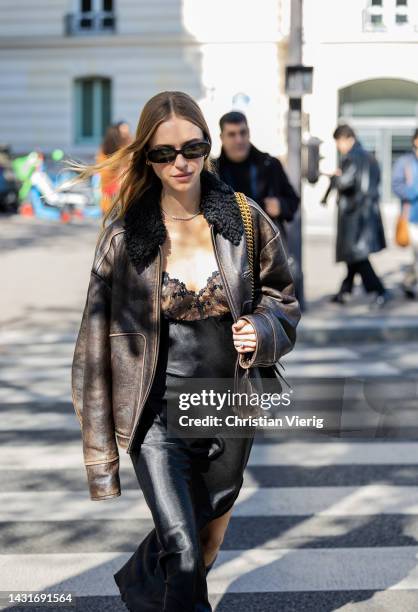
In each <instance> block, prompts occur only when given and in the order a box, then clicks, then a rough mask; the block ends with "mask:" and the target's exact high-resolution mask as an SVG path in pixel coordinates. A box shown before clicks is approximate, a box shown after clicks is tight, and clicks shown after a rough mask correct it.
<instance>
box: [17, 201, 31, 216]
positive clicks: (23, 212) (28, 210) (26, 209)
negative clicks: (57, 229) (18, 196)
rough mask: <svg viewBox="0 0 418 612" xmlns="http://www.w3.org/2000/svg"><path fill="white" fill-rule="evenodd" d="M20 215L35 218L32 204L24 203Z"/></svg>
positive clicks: (20, 208)
mask: <svg viewBox="0 0 418 612" xmlns="http://www.w3.org/2000/svg"><path fill="white" fill-rule="evenodd" d="M19 214H20V215H22V216H23V217H34V216H35V213H34V212H33V206H32V204H31V203H30V202H22V204H21V205H20V207H19Z"/></svg>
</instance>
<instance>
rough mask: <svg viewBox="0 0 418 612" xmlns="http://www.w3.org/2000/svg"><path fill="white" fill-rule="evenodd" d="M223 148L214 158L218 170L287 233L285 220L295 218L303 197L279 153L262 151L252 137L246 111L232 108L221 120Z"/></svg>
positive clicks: (283, 232)
mask: <svg viewBox="0 0 418 612" xmlns="http://www.w3.org/2000/svg"><path fill="white" fill-rule="evenodd" d="M219 126H220V129H221V133H220V138H221V141H222V148H221V153H220V156H219V157H218V158H217V159H214V160H212V164H213V168H214V171H215V172H216V173H217V174H218V175H219V177H220V178H221V179H222V180H223V181H224V182H225V183H227V184H228V185H230V186H231V187H232V188H233V189H234V190H235V191H241V192H242V193H245V194H246V195H249V196H250V197H251V198H253V200H255V201H256V202H257V203H258V204H259V205H260V206H261V207H262V208H263V209H264V211H265V212H266V213H267V214H268V215H269V217H270V218H271V219H272V220H273V221H274V222H275V224H276V225H277V226H278V227H279V229H280V230H281V235H282V237H283V238H285V236H286V229H285V225H284V222H285V221H292V219H293V217H294V214H295V212H296V211H297V208H298V206H299V202H300V198H299V197H298V195H297V194H296V193H295V191H294V189H293V187H292V185H291V184H290V182H289V179H288V178H287V176H286V173H285V171H284V169H283V166H282V164H281V163H280V161H279V160H278V159H277V158H276V157H272V156H271V155H269V154H268V153H263V152H261V151H259V150H258V149H257V148H256V147H255V146H254V145H253V144H252V143H251V141H250V130H249V127H248V122H247V118H246V116H245V115H244V113H241V112H239V111H232V112H229V113H226V114H225V115H223V116H222V117H221V119H220V121H219Z"/></svg>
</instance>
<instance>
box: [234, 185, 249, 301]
mask: <svg viewBox="0 0 418 612" xmlns="http://www.w3.org/2000/svg"><path fill="white" fill-rule="evenodd" d="M235 198H236V200H237V202H238V206H239V209H240V211H241V217H242V221H243V223H244V231H245V238H246V240H247V256H248V263H249V265H250V272H251V297H252V299H254V228H253V220H252V217H251V209H250V205H249V204H248V200H247V198H246V197H245V195H244V194H243V193H241V192H235Z"/></svg>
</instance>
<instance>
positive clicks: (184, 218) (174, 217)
mask: <svg viewBox="0 0 418 612" xmlns="http://www.w3.org/2000/svg"><path fill="white" fill-rule="evenodd" d="M161 210H162V211H163V212H164V214H165V215H167V217H170V218H171V219H174V221H190V219H194V218H195V217H197V215H200V214H202V211H201V210H199V211H198V212H197V213H195V214H194V215H192V216H191V217H176V216H175V215H170V213H168V212H167V211H166V210H165V209H164V208H163V207H162V206H161Z"/></svg>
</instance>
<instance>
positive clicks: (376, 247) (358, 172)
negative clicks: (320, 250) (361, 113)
mask: <svg viewBox="0 0 418 612" xmlns="http://www.w3.org/2000/svg"><path fill="white" fill-rule="evenodd" d="M333 136H334V139H335V142H336V145H337V149H338V151H339V152H340V154H341V155H342V158H341V168H340V169H339V170H337V172H336V173H335V175H334V176H333V177H332V179H331V180H332V186H333V187H334V188H335V189H337V191H338V199H337V205H338V222H337V244H336V260H337V262H338V261H344V262H345V263H346V264H347V276H346V278H345V279H344V280H343V282H342V285H341V288H340V290H339V292H338V293H337V294H336V295H335V296H334V297H333V301H334V302H337V303H344V301H345V300H344V296H345V295H346V294H348V293H351V291H352V289H353V282H354V278H355V276H356V274H360V276H361V279H362V282H363V285H364V288H365V290H366V291H367V292H368V293H375V294H376V297H375V301H374V304H375V305H376V306H383V305H384V304H385V303H386V301H387V300H388V298H389V295H388V292H387V291H386V289H385V288H384V286H383V284H382V282H381V280H380V279H379V277H378V276H377V275H376V273H375V271H374V270H373V267H372V265H371V263H370V261H369V259H368V256H369V254H370V253H376V252H378V251H381V250H382V249H384V248H385V247H386V241H385V235H384V229H383V223H382V218H381V215H380V210H379V183H380V169H379V165H378V163H377V161H376V159H375V158H374V156H372V155H371V154H370V153H368V152H367V151H366V150H365V149H364V148H363V147H362V146H361V144H360V142H359V141H358V140H357V138H356V135H355V133H354V131H353V129H352V128H351V127H350V126H348V125H340V126H338V127H337V129H336V130H335V132H334V135H333Z"/></svg>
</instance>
